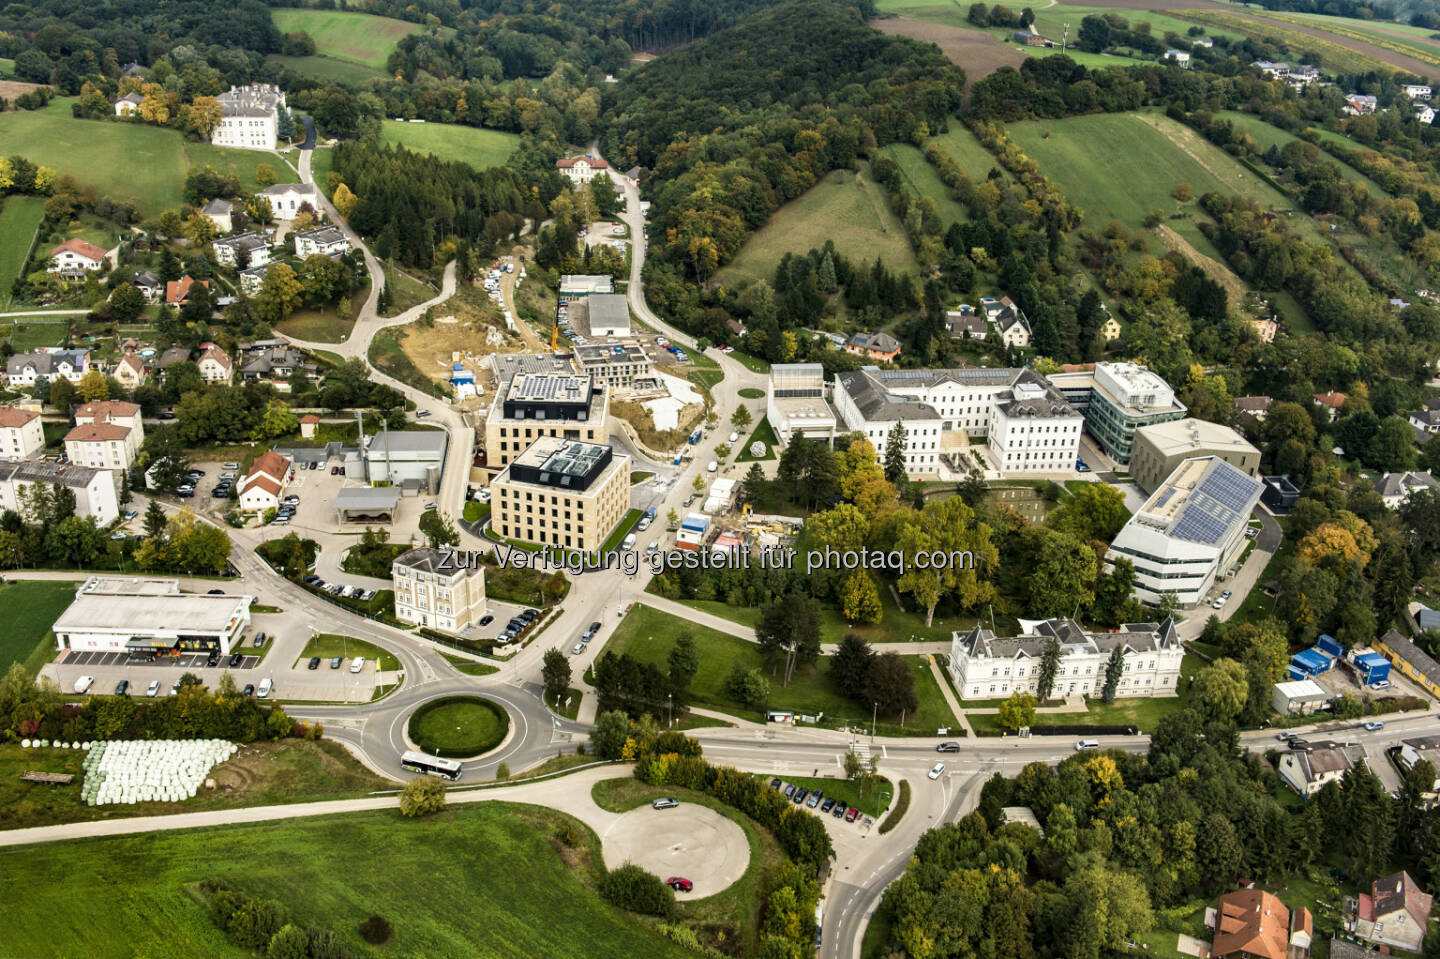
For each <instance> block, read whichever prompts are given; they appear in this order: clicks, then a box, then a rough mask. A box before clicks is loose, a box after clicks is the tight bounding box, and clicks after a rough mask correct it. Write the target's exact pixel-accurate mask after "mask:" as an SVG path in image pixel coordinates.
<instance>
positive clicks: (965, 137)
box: [926, 123, 1009, 180]
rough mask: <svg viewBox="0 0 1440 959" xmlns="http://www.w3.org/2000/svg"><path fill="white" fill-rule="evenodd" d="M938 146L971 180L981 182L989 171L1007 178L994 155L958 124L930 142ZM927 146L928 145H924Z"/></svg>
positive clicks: (952, 125)
mask: <svg viewBox="0 0 1440 959" xmlns="http://www.w3.org/2000/svg"><path fill="white" fill-rule="evenodd" d="M930 143H931V144H934V145H936V146H938V147H939V148H940V149H941V150H942V151H944V153H945V155H946V156H948V157H949V158H950V159H952V160H954V161H955V164H956V165H957V166H959V167H960V169H961V170H964V171H965V175H966V176H968V177H969V178H970V179H972V180H983V179H985V178H986V177H987V176H989V175H990V171H991V170H999V171H1000V172H1001V173H1002V174H1004V175H1005V176H1006V177H1007V178H1008V177H1009V174H1008V173H1005V168H1004V167H1002V166H1001V165H1000V161H998V160H996V159H995V155H994V154H993V153H991V152H990V151H989V150H987V149H985V147H984V146H983V145H982V144H981V143H980V141H979V140H977V139H975V134H973V133H971V132H970V131H969V130H968V129H966V128H965V127H964V126H961V125H960V124H959V123H954V124H951V126H950V129H949V130H948V131H946V132H945V133H942V134H940V135H939V136H937V137H936V138H935V139H933V140H931V141H930ZM926 145H927V146H929V145H930V144H926Z"/></svg>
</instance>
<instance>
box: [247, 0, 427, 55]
mask: <svg viewBox="0 0 1440 959" xmlns="http://www.w3.org/2000/svg"><path fill="white" fill-rule="evenodd" d="M271 19H272V20H274V22H275V27H276V29H278V30H279V31H280V32H281V33H290V32H292V31H295V30H304V31H305V32H306V33H308V34H310V37H311V39H313V40H314V41H315V52H316V54H318V55H319V56H322V57H331V58H333V59H336V60H348V61H349V62H351V63H358V64H360V65H362V66H367V67H378V68H381V69H383V68H384V66H385V60H386V58H387V57H389V56H390V51H392V50H394V49H395V44H397V43H399V42H400V39H401V38H402V37H406V36H409V35H410V34H412V33H419V32H420V31H421V30H422V29H424V28H423V27H421V26H420V24H418V23H407V22H406V21H404V20H392V19H390V18H389V17H374V16H371V15H370V14H368V13H345V12H341V11H339V10H294V9H286V10H275V11H273V12H272V14H271Z"/></svg>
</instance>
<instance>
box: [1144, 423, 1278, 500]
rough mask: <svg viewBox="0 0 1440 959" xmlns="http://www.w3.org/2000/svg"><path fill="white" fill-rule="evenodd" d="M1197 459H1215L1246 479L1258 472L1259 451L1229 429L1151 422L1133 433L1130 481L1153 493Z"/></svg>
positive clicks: (1191, 424) (1204, 424) (1210, 425)
mask: <svg viewBox="0 0 1440 959" xmlns="http://www.w3.org/2000/svg"><path fill="white" fill-rule="evenodd" d="M1197 456H1217V457H1219V458H1220V459H1222V460H1224V461H1225V462H1227V463H1229V464H1230V465H1231V466H1233V467H1235V468H1236V469H1237V470H1239V471H1240V472H1242V473H1244V474H1245V475H1246V476H1254V475H1256V474H1257V473H1259V472H1260V451H1259V450H1257V449H1256V448H1255V447H1254V446H1252V445H1251V444H1250V442H1249V441H1248V440H1246V439H1245V437H1243V436H1241V435H1240V434H1239V433H1237V432H1235V431H1234V430H1232V429H1231V428H1230V427H1228V426H1221V425H1219V424H1218V423H1208V422H1206V421H1205V420H1197V419H1193V418H1192V419H1183V420H1171V421H1169V422H1168V423H1152V424H1151V425H1150V426H1142V427H1140V428H1139V429H1138V430H1136V431H1135V449H1134V453H1133V455H1132V456H1131V457H1130V478H1131V479H1133V480H1134V481H1135V485H1137V486H1139V487H1140V488H1141V489H1142V490H1144V491H1145V492H1147V493H1152V492H1154V491H1155V489H1156V487H1158V486H1159V485H1160V484H1161V483H1163V482H1165V478H1166V477H1168V476H1169V475H1170V474H1171V473H1173V472H1175V467H1177V466H1179V465H1180V464H1181V463H1182V462H1184V461H1185V460H1188V459H1193V458H1194V457H1197Z"/></svg>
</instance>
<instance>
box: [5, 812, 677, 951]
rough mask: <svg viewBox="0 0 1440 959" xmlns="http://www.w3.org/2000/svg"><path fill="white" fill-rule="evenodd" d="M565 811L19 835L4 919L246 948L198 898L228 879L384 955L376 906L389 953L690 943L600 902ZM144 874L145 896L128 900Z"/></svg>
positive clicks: (37, 937) (75, 934)
mask: <svg viewBox="0 0 1440 959" xmlns="http://www.w3.org/2000/svg"><path fill="white" fill-rule="evenodd" d="M566 823H573V820H571V819H570V818H569V817H567V816H564V815H563V814H560V813H556V812H552V811H550V810H547V809H542V808H539V807H536V806H523V805H516V804H510V803H501V802H485V803H473V804H468V805H465V806H453V807H451V808H449V809H447V810H445V811H444V812H443V813H440V814H439V815H437V816H434V817H430V818H428V819H405V818H403V817H402V816H401V815H400V814H399V812H398V811H396V810H393V809H387V810H381V811H374V812H363V813H353V814H346V815H336V816H316V817H313V818H305V819H294V820H289V821H282V822H270V823H254V824H247V825H238V826H228V827H225V828H223V829H220V828H216V829H187V830H175V831H170V832H158V833H145V834H142V835H136V836H120V837H113V838H105V839H87V840H80V841H75V842H57V843H51V844H49V845H46V846H44V847H43V849H39V850H37V849H35V848H29V847H23V846H17V847H13V848H9V849H5V850H3V851H0V893H3V894H4V895H5V896H7V897H8V898H9V899H11V900H12V901H14V900H16V899H17V897H22V896H23V897H24V900H25V902H26V908H25V909H23V910H16V911H15V914H14V915H13V916H12V917H11V919H10V921H8V922H7V924H6V933H5V937H6V942H8V943H9V945H8V946H7V947H6V951H7V952H12V953H14V954H16V955H42V954H63V955H85V956H122V955H133V954H136V953H139V954H143V955H148V956H156V957H164V956H242V955H251V954H253V953H249V952H246V951H242V950H240V949H237V948H236V947H235V946H233V945H231V944H230V943H228V942H227V941H226V939H225V935H224V933H223V932H221V931H220V929H219V928H217V927H216V926H215V924H214V923H213V922H212V921H211V920H210V918H209V916H208V914H207V913H206V911H205V909H204V907H203V906H202V905H201V904H200V903H198V902H197V901H196V900H195V898H194V896H193V893H194V891H195V887H196V886H197V885H198V884H199V883H201V882H203V881H204V880H207V879H222V880H224V881H226V882H228V883H229V884H231V885H232V886H234V887H235V888H236V889H238V890H240V891H242V892H244V893H247V894H250V895H253V896H257V897H260V898H263V899H274V900H276V901H277V902H280V903H282V904H283V906H284V908H285V909H286V911H287V912H289V913H291V914H293V916H294V918H295V920H296V922H297V923H299V924H301V925H305V926H316V927H319V928H323V929H329V930H332V931H333V932H334V933H335V934H336V936H337V937H338V938H339V939H340V941H341V943H342V944H343V945H344V947H345V948H346V949H347V950H348V951H349V952H350V953H351V954H354V955H365V956H369V955H379V954H381V953H379V952H376V951H374V950H373V949H371V948H370V947H368V946H366V945H365V943H364V942H363V941H362V940H361V938H360V935H359V931H358V927H359V925H360V923H361V922H362V921H364V920H365V918H366V917H367V916H369V915H371V914H373V913H379V914H380V915H382V916H384V917H385V918H386V919H387V920H389V922H390V925H391V927H392V929H393V935H392V938H391V939H390V942H389V944H388V946H387V947H386V953H387V954H392V955H397V956H400V955H421V954H424V955H484V956H491V957H497V959H504V957H513V959H528V957H532V956H559V955H584V956H593V957H595V959H626V957H630V956H653V957H656V959H680V957H684V956H689V955H693V953H689V952H686V951H685V950H684V949H682V948H681V947H680V946H677V945H674V944H672V943H669V942H667V941H666V940H664V939H662V938H660V937H659V936H658V935H657V934H656V933H653V932H651V931H649V930H648V929H647V928H646V927H645V926H644V925H642V924H641V923H639V922H637V921H635V920H634V919H631V918H629V917H628V916H627V915H626V914H625V913H623V912H621V911H620V910H619V909H616V908H614V907H612V906H609V905H606V904H605V903H603V902H602V901H601V900H600V898H599V896H598V895H597V894H596V893H595V892H594V891H593V888H592V885H593V882H594V876H595V874H596V871H597V870H598V869H599V867H600V844H599V840H598V839H596V838H595V836H594V834H593V833H592V832H590V830H588V829H586V828H585V827H583V826H578V827H576V828H578V830H579V835H580V837H581V841H580V843H579V847H578V848H576V849H569V848H567V847H565V846H564V845H563V844H562V843H561V842H560V841H559V840H558V839H556V838H555V837H556V835H557V833H558V832H559V831H560V829H561V827H562V826H563V825H564V824H566ZM501 863H513V864H523V865H524V868H510V869H506V868H496V866H497V864H501ZM137 877H143V881H144V885H145V890H146V891H145V907H144V908H135V903H134V896H135V890H134V883H135V881H136V880H137ZM72 897H78V898H72ZM77 903H79V904H80V905H77ZM557 916H563V917H565V920H566V921H564V922H556V921H555V917H557Z"/></svg>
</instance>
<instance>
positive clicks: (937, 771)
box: [925, 763, 945, 779]
mask: <svg viewBox="0 0 1440 959" xmlns="http://www.w3.org/2000/svg"><path fill="white" fill-rule="evenodd" d="M925 775H927V776H929V777H930V778H931V779H939V778H940V777H941V776H943V775H945V764H944V763H936V764H935V765H933V766H931V767H930V771H929V772H928V773H926V774H925Z"/></svg>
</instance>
